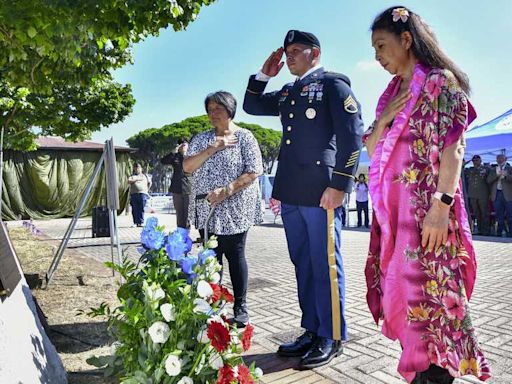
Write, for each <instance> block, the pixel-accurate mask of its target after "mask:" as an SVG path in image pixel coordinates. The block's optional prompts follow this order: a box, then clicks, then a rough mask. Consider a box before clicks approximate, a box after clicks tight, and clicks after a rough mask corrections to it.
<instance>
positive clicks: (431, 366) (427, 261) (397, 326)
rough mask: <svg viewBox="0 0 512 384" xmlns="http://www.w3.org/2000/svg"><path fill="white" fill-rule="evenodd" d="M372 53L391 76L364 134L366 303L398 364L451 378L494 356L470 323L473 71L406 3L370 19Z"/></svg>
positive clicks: (443, 380)
mask: <svg viewBox="0 0 512 384" xmlns="http://www.w3.org/2000/svg"><path fill="white" fill-rule="evenodd" d="M371 31H372V46H373V48H374V49H375V59H376V60H377V61H378V62H379V64H380V65H381V66H382V67H383V68H384V70H386V71H387V72H389V73H390V74H392V75H394V77H393V79H392V80H391V82H390V83H389V85H388V87H387V88H386V90H385V91H384V93H383V94H382V96H381V97H380V98H379V101H378V104H377V110H376V119H375V121H374V122H373V124H371V126H370V128H369V129H368V131H367V132H366V134H365V137H364V141H365V144H366V148H367V149H368V154H369V156H370V158H371V165H370V171H369V185H368V186H369V188H370V196H371V198H372V208H373V213H374V215H373V220H372V228H371V235H370V247H369V252H368V259H367V264H366V270H365V274H366V284H367V289H368V292H367V295H366V298H367V302H368V306H369V308H370V311H371V313H372V315H373V318H374V320H375V322H376V323H379V321H381V320H382V333H383V334H384V335H385V336H386V337H388V338H390V339H392V340H398V341H399V342H400V344H401V347H402V352H401V356H400V361H399V364H398V372H399V373H400V374H401V375H402V376H403V377H404V378H405V379H406V380H407V381H408V382H409V383H414V384H430V383H436V384H449V383H453V381H454V378H455V377H461V376H464V375H474V376H476V377H478V378H479V379H480V380H484V381H485V380H487V379H488V378H489V377H490V376H491V374H490V368H489V364H488V362H487V360H486V358H485V356H484V353H483V351H482V349H481V348H480V346H479V344H478V341H477V337H476V333H475V329H474V327H473V326H472V323H471V316H470V312H469V299H470V298H471V294H472V292H473V287H474V284H475V279H476V257H475V250H474V247H473V243H472V239H471V232H470V230H469V225H468V219H467V216H466V211H465V210H464V207H463V202H462V201H463V198H462V196H461V185H460V175H461V167H462V163H463V159H464V145H465V140H464V132H465V130H466V129H467V127H468V125H469V124H470V123H471V122H472V121H473V120H474V119H475V117H476V113H475V111H474V109H473V107H472V105H471V103H470V101H469V99H468V96H467V93H468V92H469V90H470V85H469V80H468V78H467V75H466V74H465V73H464V72H463V71H462V70H461V69H460V68H459V67H458V66H457V65H456V64H455V63H454V62H453V61H452V60H451V59H450V58H449V57H448V56H447V55H446V54H445V53H444V52H443V50H442V49H441V47H440V45H439V42H438V41H437V39H436V37H435V35H434V32H433V31H432V28H431V27H430V26H429V25H428V24H427V23H426V22H425V21H424V20H423V19H422V18H421V17H420V16H419V15H418V14H417V13H415V12H413V11H411V10H410V9H407V8H405V7H402V6H398V7H391V8H388V9H386V10H385V11H383V12H382V13H380V14H379V15H378V16H377V17H376V18H375V20H374V21H373V23H372V26H371Z"/></svg>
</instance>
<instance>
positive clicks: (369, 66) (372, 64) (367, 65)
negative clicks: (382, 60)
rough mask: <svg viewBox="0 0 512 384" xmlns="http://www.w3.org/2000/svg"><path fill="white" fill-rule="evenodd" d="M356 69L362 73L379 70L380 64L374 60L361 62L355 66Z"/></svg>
mask: <svg viewBox="0 0 512 384" xmlns="http://www.w3.org/2000/svg"><path fill="white" fill-rule="evenodd" d="M356 69H357V70H358V71H363V72H369V71H375V70H378V69H380V64H379V62H378V61H376V60H371V61H368V60H363V61H359V62H358V63H357V64H356Z"/></svg>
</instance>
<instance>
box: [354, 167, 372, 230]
mask: <svg viewBox="0 0 512 384" xmlns="http://www.w3.org/2000/svg"><path fill="white" fill-rule="evenodd" d="M354 191H355V192H356V206H357V227H358V228H359V227H361V226H362V225H363V220H362V217H361V216H362V213H363V212H364V226H365V227H366V228H369V227H370V219H369V217H368V184H366V177H365V176H364V174H363V173H361V174H360V175H359V178H358V180H357V183H356V185H355V187H354Z"/></svg>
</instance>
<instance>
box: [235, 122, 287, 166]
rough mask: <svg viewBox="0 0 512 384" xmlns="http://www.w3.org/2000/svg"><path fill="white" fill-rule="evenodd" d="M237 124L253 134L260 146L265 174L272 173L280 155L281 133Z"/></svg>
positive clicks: (252, 125)
mask: <svg viewBox="0 0 512 384" xmlns="http://www.w3.org/2000/svg"><path fill="white" fill-rule="evenodd" d="M236 124H237V125H239V126H240V127H242V128H246V129H248V130H249V131H251V132H252V134H253V135H254V137H255V138H256V140H257V141H258V144H259V145H260V150H261V157H262V158H263V169H264V172H265V173H271V172H272V168H273V167H274V163H275V161H276V160H277V156H278V155H279V148H280V146H281V137H282V134H281V132H279V131H276V130H274V129H269V128H263V127H262V126H260V125H257V124H247V123H243V122H241V121H240V122H238V123H236Z"/></svg>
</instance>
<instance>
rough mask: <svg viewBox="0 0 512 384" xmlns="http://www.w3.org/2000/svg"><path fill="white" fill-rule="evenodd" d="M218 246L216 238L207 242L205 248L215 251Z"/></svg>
mask: <svg viewBox="0 0 512 384" xmlns="http://www.w3.org/2000/svg"><path fill="white" fill-rule="evenodd" d="M218 246H219V242H218V241H217V238H216V237H215V238H213V237H212V238H210V240H208V241H207V242H206V248H209V249H215V248H217V247H218Z"/></svg>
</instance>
